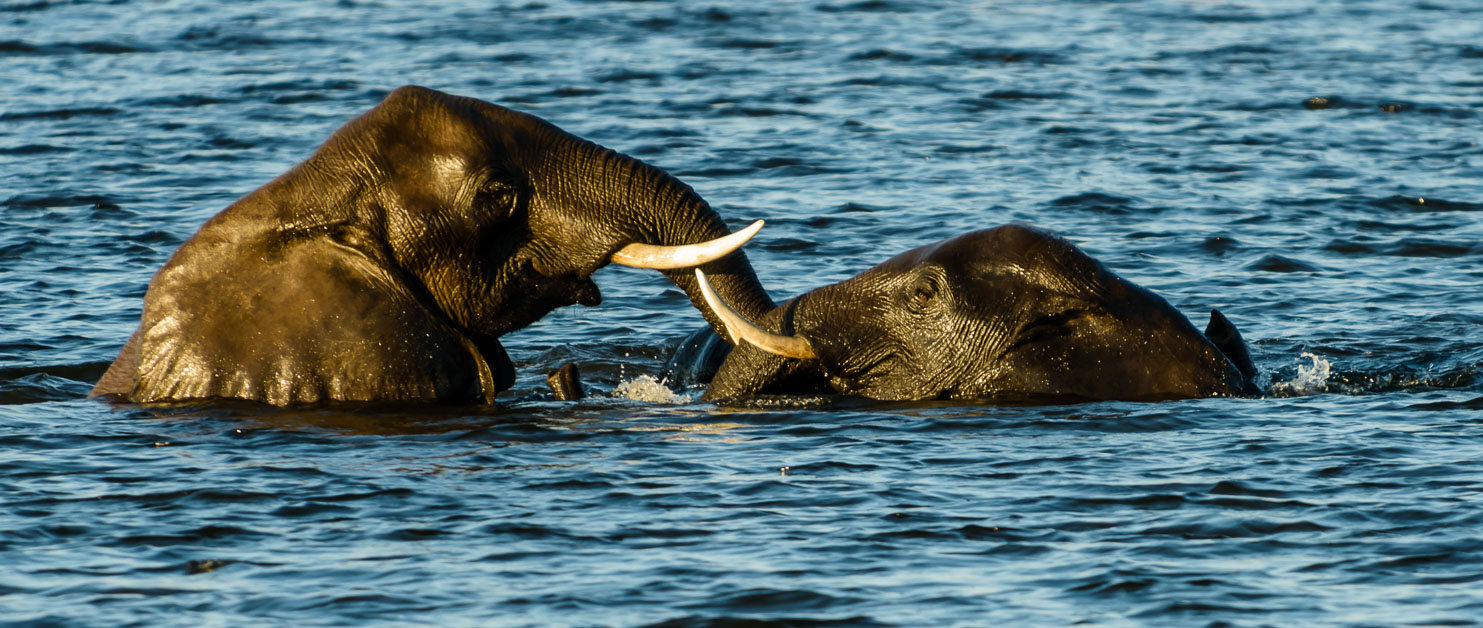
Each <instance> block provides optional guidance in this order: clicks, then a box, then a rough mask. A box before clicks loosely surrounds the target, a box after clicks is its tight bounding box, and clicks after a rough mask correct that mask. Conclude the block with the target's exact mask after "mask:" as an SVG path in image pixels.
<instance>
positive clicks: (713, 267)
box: [553, 137, 775, 334]
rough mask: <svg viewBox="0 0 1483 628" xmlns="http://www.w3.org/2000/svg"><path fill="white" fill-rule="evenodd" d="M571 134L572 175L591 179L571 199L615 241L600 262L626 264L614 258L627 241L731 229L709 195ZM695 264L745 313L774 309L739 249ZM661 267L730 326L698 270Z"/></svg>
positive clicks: (660, 240)
mask: <svg viewBox="0 0 1483 628" xmlns="http://www.w3.org/2000/svg"><path fill="white" fill-rule="evenodd" d="M572 139H573V140H574V141H575V142H576V143H577V147H576V149H575V150H574V151H573V154H570V155H569V156H568V157H569V158H570V159H571V161H570V162H569V164H568V172H569V173H570V172H571V169H575V170H577V171H578V172H577V173H575V174H576V176H574V177H571V178H570V179H568V180H572V181H586V182H587V183H588V184H590V185H591V187H589V188H587V190H586V193H585V194H583V196H587V198H585V199H582V200H581V201H578V202H576V203H574V204H575V205H583V206H586V210H587V211H593V212H595V215H591V218H590V219H589V220H588V221H587V222H588V223H589V224H592V225H594V226H593V228H594V229H597V230H598V233H601V234H602V237H607V238H610V239H611V240H612V241H613V242H614V243H615V245H614V246H613V248H612V250H611V251H609V252H607V256H608V257H605V258H604V259H602V260H601V262H600V263H606V262H608V261H615V262H618V263H626V262H625V261H624V260H623V259H621V258H622V255H617V256H615V255H614V253H617V252H619V251H624V247H627V246H628V245H630V244H634V243H639V244H647V245H658V246H681V245H690V244H696V243H700V242H707V241H710V240H715V239H717V238H722V237H725V236H727V235H728V234H730V233H731V230H730V229H729V228H727V226H726V223H725V222H724V221H722V220H721V216H720V215H718V214H717V213H716V212H715V211H714V210H712V209H711V207H710V205H709V204H708V203H706V201H705V199H703V198H701V197H700V195H699V194H698V193H696V192H695V190H694V189H692V188H691V187H690V186H689V185H686V184H685V183H684V182H682V181H680V180H679V179H676V178H675V177H674V176H672V175H670V174H668V173H666V172H664V171H663V170H660V169H658V168H656V167H654V166H651V165H649V164H646V163H644V162H642V161H640V160H638V159H635V158H633V157H629V156H627V155H623V154H620V153H617V152H614V151H612V150H609V149H606V148H603V147H601V146H598V145H596V144H593V143H591V142H587V141H585V140H581V139H577V138H575V137H573V138H572ZM553 183H555V182H553ZM573 192H575V190H573ZM572 200H576V199H572ZM584 201H585V202H584ZM590 235H596V234H590ZM624 252H626V251H624ZM656 268H658V267H657V266H656ZM698 268H700V269H702V270H703V271H704V272H705V273H706V275H707V276H708V277H709V278H710V280H711V284H712V286H714V289H715V291H716V293H718V294H719V295H720V296H721V297H722V298H723V299H724V300H725V301H726V302H727V303H730V304H731V306H732V307H733V308H735V309H736V310H738V311H739V312H740V313H742V314H743V315H745V316H748V317H750V318H753V319H757V318H760V317H761V316H762V315H763V314H765V313H766V312H768V311H771V310H772V309H773V308H774V307H775V305H774V303H773V301H772V299H771V298H770V297H769V296H768V295H767V291H766V289H764V288H763V286H762V283H761V282H760V281H758V279H757V274H756V273H755V272H754V271H753V270H752V265H751V263H750V262H749V261H748V260H747V256H746V254H745V253H743V252H742V251H740V250H737V251H734V252H732V253H730V254H728V255H725V256H724V257H721V258H719V259H715V260H712V261H708V262H706V263H704V264H701V265H700V266H698ZM661 272H663V273H664V274H665V276H666V277H669V279H670V281H672V282H674V283H675V285H676V286H679V288H680V289H681V290H684V291H685V294H686V295H688V296H689V297H690V302H691V303H692V304H694V306H695V308H696V309H698V310H700V312H701V313H702V314H703V315H704V316H705V318H706V321H707V322H709V323H710V325H711V327H712V328H713V329H715V330H716V331H717V332H718V333H722V334H724V333H725V329H726V327H725V324H724V323H723V322H722V319H721V318H720V317H719V316H718V315H717V314H716V312H715V311H713V310H712V309H711V308H710V307H709V306H708V305H706V302H705V298H704V296H703V295H702V293H701V289H700V286H699V284H698V283H697V282H696V279H695V274H694V272H693V271H692V270H691V269H690V268H689V267H670V268H664V269H662V270H661Z"/></svg>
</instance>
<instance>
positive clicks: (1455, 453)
mask: <svg viewBox="0 0 1483 628" xmlns="http://www.w3.org/2000/svg"><path fill="white" fill-rule="evenodd" d="M484 4H485V3H475V2H441V3H410V2H406V3H403V2H358V1H343V2H339V3H337V4H332V3H327V2H326V3H319V2H303V3H289V2H250V3H249V2H243V3H216V2H134V3H131V2H87V1H83V0H77V1H72V2H66V1H56V2H52V1H47V0H38V1H35V2H27V1H24V0H22V1H19V2H16V1H7V2H4V3H3V4H0V84H3V85H5V86H6V87H5V88H4V89H0V621H20V622H34V623H37V624H43V625H51V624H77V625H99V624H134V625H149V626H155V625H170V624H174V625H190V626H197V625H244V624H251V623H283V624H291V625H301V624H330V623H368V622H374V621H385V622H397V623H426V624H435V625H444V624H448V623H468V624H529V625H550V624H579V625H581V624H589V625H590V624H613V625H642V624H652V623H662V622H674V623H676V624H701V625H703V624H706V623H707V622H714V623H715V624H716V625H720V624H722V623H724V622H723V621H722V620H724V619H725V618H732V619H757V620H765V621H770V622H776V623H778V624H780V625H781V624H786V623H788V622H799V623H806V622H817V623H825V624H827V623H839V624H849V625H854V624H876V625H944V624H964V625H996V624H997V625H1025V624H1051V625H1064V624H1071V623H1076V622H1091V623H1098V624H1103V623H1106V624H1147V623H1157V624H1168V625H1196V624H1207V623H1217V622H1224V623H1226V624H1230V625H1323V624H1370V625H1374V624H1428V625H1449V624H1450V625H1457V624H1473V623H1476V622H1477V621H1478V618H1480V617H1483V583H1480V581H1483V507H1480V506H1479V505H1478V504H1479V502H1480V501H1483V494H1480V493H1483V463H1480V461H1483V421H1480V418H1483V381H1480V376H1479V368H1480V364H1483V334H1480V329H1483V296H1480V289H1479V288H1480V281H1483V147H1480V146H1479V141H1480V138H1483V133H1480V131H1479V129H1480V123H1483V119H1480V114H1479V111H1480V106H1483V44H1480V43H1479V42H1483V7H1478V6H1475V5H1474V4H1472V3H1462V2H1379V1H1374V2H1338V1H1334V2H1307V3H1293V2H1276V1H1271V2H1262V1H1251V2H1219V1H1193V0H1192V1H1188V2H1177V1H1164V2H1138V3H1108V2H1051V3H1040V2H1026V3H1000V2H983V3H958V2H941V3H933V2H913V1H909V0H867V1H864V2H850V1H848V0H845V1H836V0H817V1H815V0H810V1H807V2H781V1H778V2H732V1H731V0H715V1H713V2H705V3H684V4H680V3H671V2H598V1H592V2H567V1H562V0H552V1H549V2H533V3H529V4H519V3H515V4H507V5H504V6H501V7H496V8H488V7H485V6H483V5H484ZM404 83H418V84H423V85H428V86H432V87H437V88H441V89H445V90H448V91H452V92H454V93H459V94H465V95H470V96H476V97H480V98H484V99H487V100H491V101H495V102H499V103H502V104H506V105H509V106H513V107H516V108H520V109H524V110H527V111H531V112H534V113H536V114H538V115H541V116H543V117H545V118H547V119H549V120H552V121H554V122H556V123H557V124H559V125H561V126H563V127H565V128H567V129H569V130H571V131H573V132H575V133H577V134H579V135H582V136H584V137H587V138H590V139H593V140H595V141H598V142H600V143H603V144H605V145H607V146H610V147H613V148H616V149H618V150H622V151H625V152H628V153H631V154H635V155H638V156H640V157H642V158H644V159H646V160H648V161H651V162H653V163H655V164H657V165H659V166H661V167H664V168H666V169H668V170H670V171H672V172H674V173H676V174H678V175H679V176H680V177H682V178H683V179H684V180H686V181H687V182H689V183H691V184H692V185H693V186H695V187H696V188H697V189H698V190H699V191H700V192H701V193H702V194H703V195H704V196H705V197H706V198H708V199H709V200H710V201H711V202H712V203H713V205H715V206H716V207H717V208H718V209H719V210H720V211H721V212H723V213H724V215H725V216H727V217H728V218H729V219H731V220H732V221H733V224H734V225H740V224H743V222H744V221H749V220H751V219H755V218H765V219H767V220H768V226H767V228H766V229H765V230H764V231H763V232H762V234H761V235H760V236H759V237H758V238H757V239H756V240H755V241H754V243H753V244H752V245H750V248H749V252H750V255H751V257H752V260H753V261H754V263H755V264H756V266H757V269H758V272H759V274H760V275H761V276H762V278H763V280H764V282H765V283H766V284H767V285H768V287H769V288H770V289H771V290H772V291H773V292H774V295H775V296H776V297H779V298H784V297H787V296H789V295H792V294H796V293H798V292H800V291H803V290H807V289H810V288H813V287H816V286H819V285H822V284H824V283H828V282H831V281H836V280H838V279H841V278H844V277H848V276H850V275H853V274H855V273H857V272H859V271H861V270H863V269H865V268H867V267H869V266H871V265H873V264H874V263H876V262H878V261H881V260H882V259H884V258H886V257H889V256H890V255H892V254H894V253H897V252H900V251H903V250H906V249H908V248H912V247H915V246H919V245H921V244H926V243H929V242H933V241H936V240H939V239H942V238H945V237H948V236H952V235H956V234H959V233H962V232H965V231H969V230H973V229H978V228H983V227H988V226H993V225H997V224H1002V223H1005V222H1011V221H1022V222H1026V223H1030V224H1034V225H1037V226H1040V227H1043V228H1047V229H1050V230H1052V231H1054V232H1056V233H1059V234H1060V235H1062V236H1064V237H1066V238H1068V239H1070V240H1071V241H1073V242H1076V243H1078V244H1079V245H1081V246H1082V247H1083V248H1085V249H1086V250H1087V251H1088V252H1090V253H1091V254H1093V255H1094V256H1096V257H1098V258H1099V259H1101V260H1103V261H1104V262H1105V263H1107V264H1108V265H1109V266H1111V267H1112V268H1113V269H1115V270H1117V271H1118V272H1119V273H1121V274H1122V275H1124V276H1125V277H1128V278H1130V279H1132V280H1134V281H1137V282H1139V283H1141V284H1143V285H1144V286H1146V287H1148V288H1150V289H1152V290H1154V291H1156V292H1158V293H1160V294H1162V295H1164V296H1165V297H1166V298H1168V299H1169V301H1170V302H1171V303H1173V304H1174V305H1175V306H1176V307H1179V308H1180V309H1182V310H1183V311H1185V312H1186V313H1188V314H1189V315H1190V316H1191V318H1193V319H1195V320H1196V322H1197V323H1198V324H1203V323H1204V313H1205V312H1206V311H1207V310H1209V309H1210V308H1220V309H1221V310H1222V311H1224V312H1225V313H1226V314H1227V315H1228V316H1229V317H1230V318H1231V319H1232V320H1233V321H1234V322H1235V323H1236V324H1237V326H1239V327H1240V328H1241V330H1242V331H1243V333H1244V334H1245V335H1246V337H1247V339H1248V341H1249V342H1250V344H1251V349H1252V351H1253V355H1254V357H1255V359H1256V362H1257V364H1258V366H1259V367H1260V368H1261V369H1262V370H1263V372H1264V373H1265V376H1264V382H1263V384H1264V390H1265V391H1266V394H1265V395H1264V396H1263V398H1259V399H1205V400H1192V401H1180V402H1169V403H1153V404H1132V403H1093V404H1081V405H1068V406H1053V407H992V406H986V405H983V404H973V403H921V404H881V403H870V402H865V401H860V400H850V399H831V398H803V399H788V398H766V399H759V400H756V401H754V402H752V403H748V404H745V405H741V406H736V407H716V406H713V405H709V404H703V403H699V402H698V401H697V399H698V398H699V391H686V392H684V393H681V394H680V395H675V394H674V393H672V392H670V391H668V390H667V389H665V388H663V387H662V386H658V385H657V384H656V382H655V381H654V380H653V379H652V378H653V377H654V376H655V375H657V374H658V371H659V367H660V366H661V364H662V361H663V357H664V355H665V354H666V352H667V351H668V350H669V348H670V347H671V346H673V344H674V342H676V341H677V340H678V338H679V337H681V336H682V335H684V334H685V333H687V332H688V331H690V330H691V329H694V328H695V327H697V326H698V325H699V324H700V318H699V315H698V314H697V313H696V312H695V311H694V310H693V309H692V308H691V307H690V306H689V304H688V302H687V301H686V300H685V299H684V297H683V295H681V294H680V293H678V292H677V291H676V290H674V289H673V288H672V287H669V286H666V285H665V284H664V283H663V281H662V279H661V278H660V277H659V276H658V275H657V274H655V273H652V272H644V271H634V270H629V269H620V268H609V269H604V270H603V271H601V272H600V273H599V274H598V277H597V278H598V282H599V284H600V286H601V287H602V289H603V292H604V304H603V305H602V307H600V308H596V309H591V308H570V309H566V310H562V311H559V312H557V313H555V314H553V315H552V316H549V317H547V318H546V319H545V320H543V321H541V322H540V323H538V324H537V325H535V326H532V327H530V328H528V329H525V330H523V331H520V332H518V333H516V334H513V335H511V336H508V337H506V338H505V344H506V346H507V347H508V348H509V349H510V353H511V355H512V356H513V357H514V358H515V360H516V362H517V368H518V369H519V371H520V379H519V381H518V383H517V386H516V388H515V389H514V390H512V391H510V392H508V393H506V394H504V395H502V397H501V399H500V404H499V406H498V407H493V408H419V407H412V408H405V407H403V408H386V407H377V406H364V407H361V406H355V407H330V408H307V409H296V410H272V409H267V408H263V407H257V406H253V405H250V404H233V403H215V404H208V405H205V406H195V407H183V408H163V409H139V408H113V407H110V406H109V405H107V404H104V403H100V402H97V401H90V400H86V399H83V398H82V397H83V395H85V394H86V392H87V390H88V389H89V387H90V386H91V383H92V381H93V380H95V379H96V378H97V377H98V376H99V375H100V374H101V372H102V370H103V368H104V367H105V366H106V364H107V363H108V362H109V361H110V360H111V359H112V358H113V356H114V354H115V353H116V352H117V350H118V348H119V346H120V345H121V344H122V342H123V340H124V339H125V338H126V337H127V336H128V334H129V333H130V332H131V331H132V329H133V327H134V325H135V322H136V320H137V316H138V312H139V308H140V303H141V299H142V296H143V293H144V289H145V286H146V285H147V283H148V281H149V278H150V276H151V274H152V273H153V272H154V270H155V269H157V268H158V267H159V266H160V264H161V263H163V261H164V260H165V258H166V257H167V256H168V255H169V254H170V253H171V251H173V250H174V249H175V247H176V246H177V245H179V243H180V242H181V241H182V240H183V239H184V238H186V237H188V236H189V235H190V234H191V233H192V232H194V231H195V229H196V228H197V227H198V226H199V225H200V223H201V222H202V221H203V220H205V219H206V218H207V217H208V216H210V215H211V214H213V213H215V212H217V211H219V210H220V209H221V208H223V207H225V206H226V205H227V204H228V203H230V202H231V201H232V200H234V199H236V198H238V197H240V196H241V195H243V194H245V193H246V192H248V191H250V190H252V189H253V188H255V187H257V186H259V185H261V184H262V183H264V182H266V181H267V180H269V179H271V178H272V177H274V176H276V175H278V174H279V173H281V172H283V171H284V170H286V169H288V168H289V167H291V166H292V165H293V164H295V163H297V162H298V161H300V160H302V159H303V158H304V157H305V156H307V155H308V154H309V153H310V152H311V151H312V150H313V149H314V147H315V146H317V144H318V143H319V142H320V141H322V140H323V139H324V138H325V137H326V136H327V135H328V134H329V133H330V132H331V131H333V130H334V129H335V128H336V127H337V126H339V125H340V124H341V123H343V122H344V121H345V120H347V119H348V118H350V117H352V116H355V115H357V114H358V113H360V112H362V111H364V110H366V109H367V108H369V107H371V106H372V105H374V104H375V103H376V102H377V101H378V100H379V98H380V97H381V96H382V95H384V94H385V93H386V92H387V91H388V90H389V89H391V88H393V87H395V86H397V85H400V84H404ZM565 362H575V363H577V364H578V365H579V366H580V368H581V369H582V371H583V374H584V377H585V380H586V385H587V387H588V388H589V389H590V391H591V392H592V396H590V397H589V398H588V399H586V400H584V401H581V402H578V403H562V402H556V401H552V400H551V399H550V398H549V396H548V395H547V393H546V392H545V387H544V375H545V373H546V372H547V371H548V370H550V369H551V368H554V367H555V366H558V365H560V364H562V363H565Z"/></svg>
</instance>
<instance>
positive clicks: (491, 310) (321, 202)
mask: <svg viewBox="0 0 1483 628" xmlns="http://www.w3.org/2000/svg"><path fill="white" fill-rule="evenodd" d="M759 226H760V224H759V225H754V226H753V227H752V228H750V229H748V230H745V232H738V234H731V235H730V236H729V237H728V234H729V233H730V232H729V230H728V229H727V227H726V225H725V224H724V223H723V222H722V220H721V218H720V216H718V215H717V214H716V213H715V212H714V211H712V210H711V208H710V207H709V206H708V205H707V203H706V202H705V201H704V200H703V199H702V198H701V197H700V196H699V195H698V194H696V193H695V191H694V190H692V189H691V188H690V187H689V186H687V185H685V184H684V183H682V182H680V181H679V180H677V179H675V178H674V177H672V176H670V175H668V174H666V173H665V172H663V171H661V170H659V169H657V168H655V167H653V166H650V165H648V164H645V163H643V162H641V161H639V160H637V159H634V158H632V157H629V156H626V155H622V154H619V153H617V152H614V151H612V150H608V149H606V148H603V147H601V146H598V145H596V144H593V143H591V142H589V141H586V140H583V139H581V138H578V137H576V136H573V135H571V134H569V133H567V132H565V131H562V130H561V129H559V128H557V127H556V126H554V125H552V124H550V123H548V122H546V121H544V120H541V119H540V118H537V117H535V116H532V115H529V114H526V113H521V112H518V111H513V110H510V109H506V108H504V107H500V106H497V105H493V104H490V103H487V102H483V101H480V100H475V99H472V98H463V97H458V96H452V95H449V94H444V93H441V92H437V91H434V90H430V89H425V88H420V87H403V88H400V89H397V90H395V91H393V92H391V93H390V94H389V95H388V96H386V98H385V99H384V100H383V101H382V102H381V103H380V104H379V105H377V106H376V107H374V108H373V109H371V110H370V111H368V112H367V113H365V114H364V115H361V116H360V117H358V118H356V119H354V120H351V121H350V122H348V123H346V124H345V125H344V126H343V127H341V128H340V129H339V130H337V131H336V132H335V133H334V134H333V135H332V136H331V137H330V138H329V139H328V140H327V141H326V142H325V143H324V144H323V145H322V146H321V147H320V148H319V149H318V150H317V151H316V152H315V153H314V154H313V155H312V156H310V157H309V158H308V159H307V160H305V161H304V162H303V163H301V164H299V165H297V166H295V167H294V168H292V169H291V170H289V171H288V172H287V173H285V174H283V175H282V176H280V177H278V178H277V179H275V180H274V181H272V182H270V183H268V184H266V185H264V186H263V187H261V188H259V189H257V190H255V191H253V192H252V193H250V194H248V195H247V196H245V197H243V198H242V199H240V200H238V201H237V202H236V203H233V204H232V205H231V206H229V207H228V208H226V209H225V210H223V211H222V212H221V213H219V214H217V215H216V216H215V217H213V218H211V219H210V220H209V221H207V222H206V224H205V225H204V226H202V228H201V229H200V231H199V232H197V233H196V235H194V236H192V237H191V238H190V239H189V240H188V241H186V242H185V243H184V244H183V245H181V247H180V248H179V249H178V250H177V251H176V252H175V254H174V255H173V256H172V257H171V258H170V260H169V261H168V262H166V264H165V266H164V267H163V268H161V270H160V271H159V272H158V273H157V274H156V275H155V277H154V279H153V280H152V281H151V282H150V288H149V291H148V293H147V295H146V297H145V305H144V312H143V315H142V318H141V322H140V327H139V329H138V331H136V332H135V334H134V336H133V337H131V338H130V340H129V341H128V343H126V344H125V347H124V349H123V351H121V352H120V355H119V358H118V359H117V360H116V361H115V362H114V364H113V365H112V366H111V367H110V369H109V371H108V372H107V373H106V374H105V375H104V377H103V378H102V380H100V381H99V383H98V386H97V387H96V388H95V389H94V391H93V394H95V395H98V394H110V393H111V394H119V395H122V396H124V397H125V398H128V399H130V400H134V401H155V400H162V399H182V398H200V397H236V398H246V399H255V400H261V401H268V402H271V403H276V404H287V403H295V402H310V401H318V400H322V399H374V400H395V399H418V400H423V399H438V400H478V399H483V400H486V401H488V400H491V399H492V398H493V395H494V393H495V392H497V391H498V390H502V389H504V388H508V387H509V386H510V385H511V383H512V381H513V370H512V367H511V365H510V361H509V358H508V357H507V356H506V355H505V352H504V350H503V348H501V347H500V345H499V342H498V340H497V338H498V337H499V336H501V335H503V334H506V333H509V332H511V331H514V330H517V329H520V328H522V327H525V326H526V325H529V324H530V323H532V322H534V321H535V320H537V319H539V318H541V317H542V316H544V315H545V314H547V313H548V312H550V311H551V310H553V309H555V308H557V307H561V306H565V305H570V304H576V303H580V304H583V305H596V304H598V303H599V302H600V301H601V295H600V294H599V292H598V288H597V286H596V284H594V283H593V282H592V280H591V275H592V274H593V273H594V272H595V271H597V270H598V269H599V268H601V267H602V266H604V265H606V264H608V263H609V262H617V263H625V264H630V265H639V266H646V267H650V268H657V269H660V270H662V271H663V272H665V273H666V274H667V275H668V276H669V278H670V279H671V280H672V281H673V282H674V283H676V284H677V285H679V286H680V287H681V288H682V289H683V290H684V291H685V292H686V293H687V294H689V295H690V296H691V299H692V301H693V302H694V303H695V305H696V306H697V307H699V308H701V309H702V311H707V308H705V307H704V306H703V305H702V301H701V299H700V294H699V292H698V289H697V284H696V281H695V278H694V276H693V275H692V274H691V273H689V272H688V271H683V270H680V269H681V268H683V267H686V266H695V265H702V266H701V267H703V268H705V269H706V271H707V273H708V274H710V275H711V276H712V277H713V278H714V279H715V280H716V281H717V284H718V288H717V289H718V290H719V291H720V292H721V293H722V294H723V295H724V296H725V298H726V299H727V300H728V301H731V302H733V303H736V304H738V305H737V307H738V308H739V309H741V310H742V311H744V312H747V313H749V314H750V315H754V316H755V315H761V314H763V313H765V312H767V311H769V310H770V309H771V308H772V307H773V304H772V301H771V300H770V299H769V298H768V296H767V293H766V292H765V290H764V289H763V288H762V286H761V284H760V283H758V281H757V278H756V275H755V274H754V273H753V271H752V268H751V266H750V264H749V263H748V262H747V259H746V257H745V255H744V254H742V253H740V252H736V253H730V254H728V253H729V252H730V251H731V250H733V249H735V248H736V247H739V246H740V245H741V243H742V242H744V241H745V240H746V238H748V237H750V235H751V234H752V233H755V232H756V228H757V227H759ZM700 243H707V244H704V245H702V246H689V245H697V244H700ZM707 316H708V317H710V313H709V312H708V311H707ZM711 320H712V321H713V324H714V325H719V321H718V320H717V319H714V318H711ZM718 328H719V327H718Z"/></svg>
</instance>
